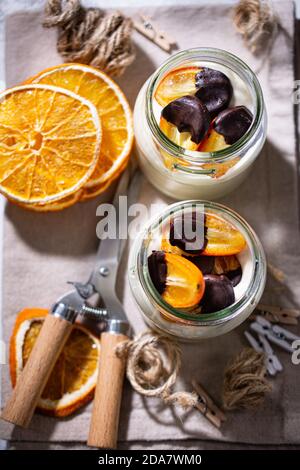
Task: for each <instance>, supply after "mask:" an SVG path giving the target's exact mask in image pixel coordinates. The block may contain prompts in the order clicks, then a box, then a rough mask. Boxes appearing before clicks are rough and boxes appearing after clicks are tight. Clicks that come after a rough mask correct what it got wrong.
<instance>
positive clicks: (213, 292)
mask: <svg viewBox="0 0 300 470" xmlns="http://www.w3.org/2000/svg"><path fill="white" fill-rule="evenodd" d="M204 280H205V292H204V296H203V297H202V300H201V304H200V305H201V312H202V313H214V312H218V311H219V310H223V309H224V308H226V307H229V305H232V304H233V303H234V301H235V296H234V290H233V286H232V283H231V281H230V280H229V279H228V277H227V276H225V275H224V274H221V275H220V276H219V275H217V274H207V275H205V276H204Z"/></svg>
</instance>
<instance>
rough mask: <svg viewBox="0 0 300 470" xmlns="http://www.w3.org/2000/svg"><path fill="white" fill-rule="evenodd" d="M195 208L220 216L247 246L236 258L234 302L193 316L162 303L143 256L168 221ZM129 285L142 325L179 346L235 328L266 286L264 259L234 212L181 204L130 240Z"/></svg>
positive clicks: (202, 203)
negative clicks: (179, 342)
mask: <svg viewBox="0 0 300 470" xmlns="http://www.w3.org/2000/svg"><path fill="white" fill-rule="evenodd" d="M197 207H198V210H199V209H200V210H201V211H202V213H203V211H204V212H206V213H207V212H209V213H212V214H215V215H218V216H219V217H222V218H223V219H225V220H226V221H228V222H229V223H231V224H232V225H233V226H234V227H236V228H237V229H238V230H239V231H240V232H241V233H242V234H243V235H244V237H245V239H246V242H247V247H246V248H245V249H244V250H243V251H242V252H241V253H239V254H238V255H237V257H238V260H239V262H240V264H241V267H242V278H241V281H240V282H239V284H238V285H237V286H236V287H234V291H235V302H234V303H233V304H232V305H230V306H229V307H227V308H224V309H223V310H220V311H218V312H216V313H209V314H201V313H200V314H198V315H196V314H192V313H189V312H186V311H183V310H179V309H175V308H173V307H171V306H170V305H169V304H168V303H166V302H165V301H164V300H163V298H162V297H161V295H160V294H159V293H158V292H157V290H156V289H155V287H154V285H153V283H152V280H151V278H150V275H149V270H148V256H149V255H150V254H151V252H152V250H153V247H154V248H155V243H157V242H158V245H157V247H156V248H155V249H159V246H160V245H159V244H160V240H161V233H163V229H164V226H165V225H166V224H167V223H169V221H170V217H175V216H176V214H177V215H179V214H181V213H182V211H185V213H186V211H192V210H195V208H196V210H197ZM128 275H129V283H130V287H131V291H132V294H133V296H134V298H135V301H136V302H137V304H138V306H139V308H140V310H141V312H142V314H143V316H144V318H145V321H146V323H147V324H148V325H149V326H150V327H151V328H153V329H155V330H157V331H159V332H163V333H165V334H168V335H170V336H173V337H176V338H178V339H181V340H184V341H198V340H200V339H202V338H209V337H214V336H219V335H222V334H224V333H227V332H228V331H231V330H232V329H233V328H235V327H237V326H238V325H240V324H241V323H242V322H243V321H244V320H245V319H246V318H247V317H248V316H249V315H250V314H251V313H252V312H253V310H254V309H255V307H256V305H257V304H258V302H259V300H260V298H261V296H262V293H263V290H264V287H265V282H266V259H265V254H264V251H263V248H262V245H261V243H260V241H259V239H258V238H257V235H256V234H255V233H254V231H253V230H252V228H251V227H250V226H249V225H248V224H247V222H246V221H245V220H244V219H242V217H240V216H239V215H238V214H237V213H236V212H234V211H233V210H231V209H229V208H227V207H225V206H223V205H220V204H217V203H213V202H207V201H184V202H177V203H175V204H172V205H170V206H168V207H167V208H166V209H165V210H164V211H163V212H162V213H161V214H159V215H158V216H157V217H156V218H155V219H154V220H152V221H151V222H150V223H149V225H148V226H147V227H145V229H144V230H142V231H141V232H140V233H139V235H138V236H137V237H136V238H135V241H134V244H133V246H132V249H131V251H130V259H129V272H128Z"/></svg>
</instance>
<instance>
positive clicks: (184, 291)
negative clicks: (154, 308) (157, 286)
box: [162, 253, 205, 308]
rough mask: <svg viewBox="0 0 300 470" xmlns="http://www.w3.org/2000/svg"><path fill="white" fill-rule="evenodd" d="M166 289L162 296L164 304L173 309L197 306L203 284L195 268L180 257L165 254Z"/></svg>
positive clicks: (202, 290) (202, 292)
mask: <svg viewBox="0 0 300 470" xmlns="http://www.w3.org/2000/svg"><path fill="white" fill-rule="evenodd" d="M165 260H166V263H167V279H166V288H165V289H164V292H163V294H162V297H163V299H164V300H165V302H167V303H168V304H170V305H171V306H172V307H174V308H190V307H194V306H195V305H197V304H198V303H199V302H200V300H201V298H202V297H203V294H204V289H205V282H204V278H203V275H202V273H201V271H200V269H199V268H197V266H195V265H194V264H193V263H192V262H191V261H189V260H187V259H186V258H183V257H182V256H180V255H176V254H173V253H166V254H165Z"/></svg>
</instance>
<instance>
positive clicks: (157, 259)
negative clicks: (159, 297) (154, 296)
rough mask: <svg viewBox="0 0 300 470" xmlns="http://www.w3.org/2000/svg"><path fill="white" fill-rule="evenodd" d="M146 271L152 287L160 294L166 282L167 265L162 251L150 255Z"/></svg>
mask: <svg viewBox="0 0 300 470" xmlns="http://www.w3.org/2000/svg"><path fill="white" fill-rule="evenodd" d="M148 270H149V274H150V277H151V280H152V282H153V284H154V287H155V288H156V290H157V291H158V292H159V293H160V294H162V293H163V291H164V289H165V287H166V280H167V263H166V257H165V252H164V251H153V252H152V253H151V255H150V256H149V257H148Z"/></svg>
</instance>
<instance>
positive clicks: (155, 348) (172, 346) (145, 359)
mask: <svg viewBox="0 0 300 470" xmlns="http://www.w3.org/2000/svg"><path fill="white" fill-rule="evenodd" d="M116 354H117V355H118V356H119V357H123V358H124V357H126V358H127V369H126V374H127V378H128V380H129V382H130V383H131V386H132V387H133V388H134V390H135V391H136V392H138V393H140V394H142V395H145V396H148V397H159V398H161V399H162V400H163V401H164V402H165V403H166V404H168V405H179V406H181V407H182V408H184V409H189V408H191V407H194V406H195V405H196V404H197V402H198V396H197V394H196V393H190V392H182V391H181V392H174V393H172V388H173V385H174V384H175V382H176V379H177V376H178V373H179V370H180V366H181V349H180V346H179V344H178V343H177V342H175V341H173V340H171V339H169V338H167V337H166V336H162V335H156V334H153V333H152V332H150V331H145V332H143V333H142V334H140V335H139V336H137V337H136V338H135V339H133V340H128V341H125V342H123V343H121V344H120V345H118V346H117V348H116Z"/></svg>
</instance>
